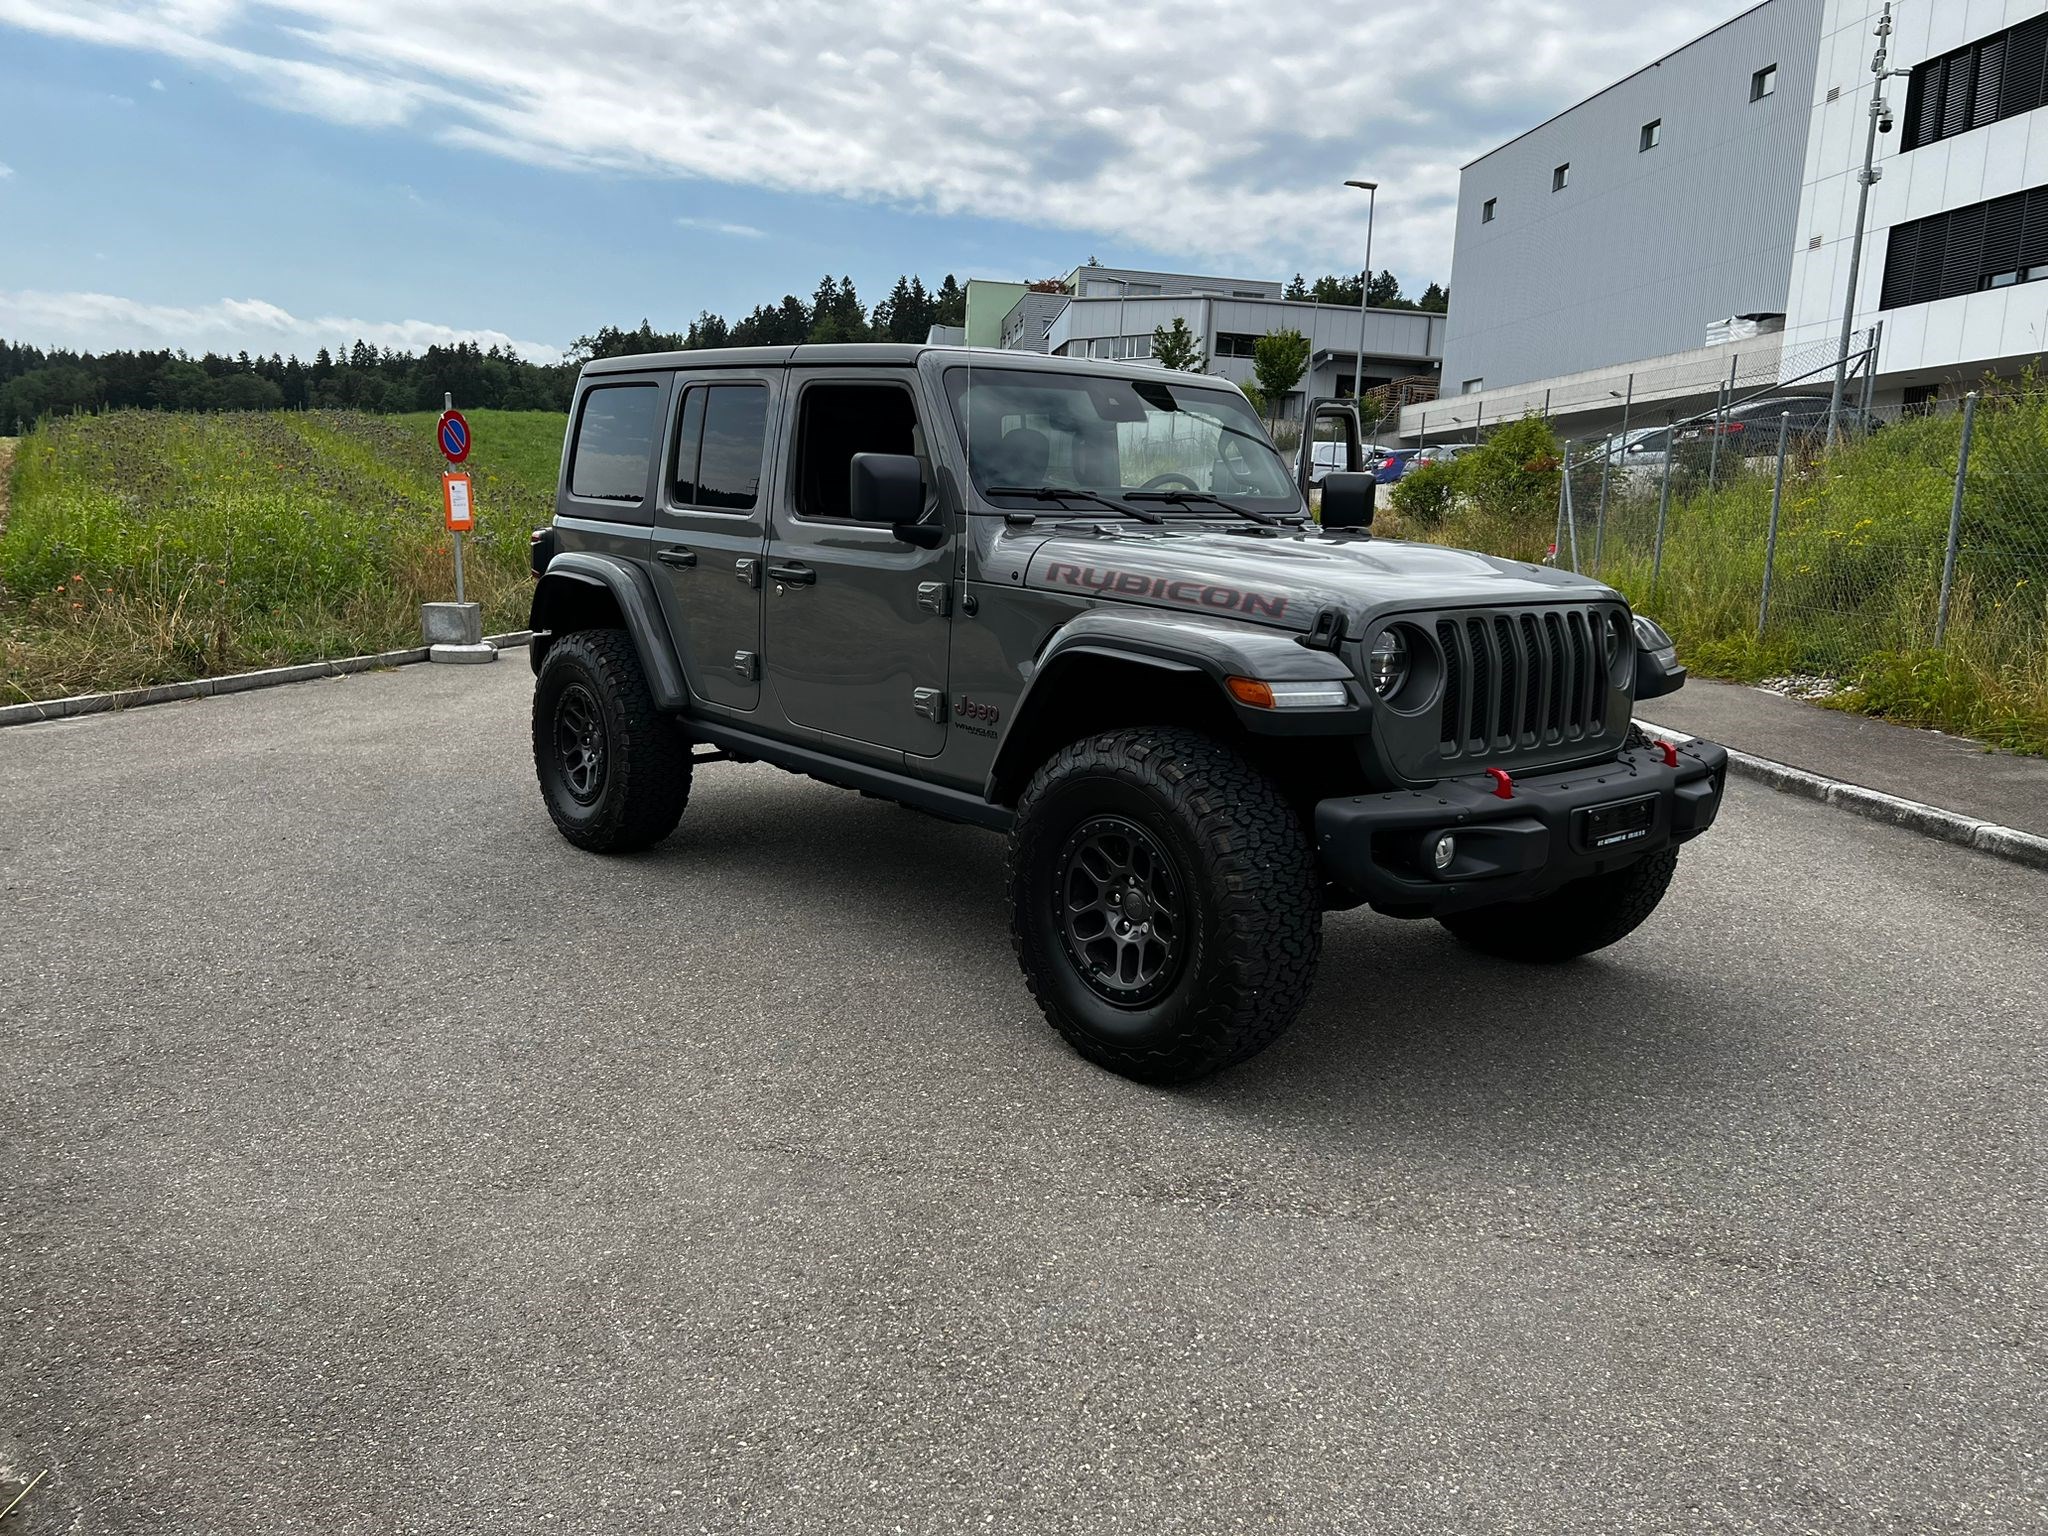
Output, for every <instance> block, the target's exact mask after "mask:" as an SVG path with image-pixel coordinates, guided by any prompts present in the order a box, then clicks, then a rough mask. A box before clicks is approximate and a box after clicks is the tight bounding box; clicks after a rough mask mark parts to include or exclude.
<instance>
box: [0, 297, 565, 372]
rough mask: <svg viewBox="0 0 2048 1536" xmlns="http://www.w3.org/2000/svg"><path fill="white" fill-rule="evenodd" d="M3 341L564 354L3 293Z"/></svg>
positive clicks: (540, 359) (386, 326) (91, 346)
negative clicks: (466, 347)
mask: <svg viewBox="0 0 2048 1536" xmlns="http://www.w3.org/2000/svg"><path fill="white" fill-rule="evenodd" d="M0 336H6V337H9V338H11V339H13V340H16V341H25V342H31V343H34V344H36V345H39V346H45V347H76V348H78V349H80V350H82V351H92V352H99V351H107V350H110V349H113V348H121V347H134V348H140V349H154V348H170V349H171V350H173V351H178V350H183V351H187V352H193V353H198V352H209V351H210V352H227V353H233V352H241V351H248V352H253V353H257V354H259V355H263V356H267V355H269V354H270V353H272V352H285V353H292V352H296V353H297V354H298V355H299V356H300V357H304V358H310V357H312V355H313V354H314V353H315V352H317V351H319V350H320V348H322V347H326V348H328V349H329V350H330V351H331V350H333V349H334V348H336V347H346V346H348V345H350V344H351V343H353V342H356V341H367V342H369V343H370V344H371V345H373V346H377V347H396V348H397V349H398V350H399V351H401V352H418V351H420V350H422V349H423V348H426V347H429V346H433V345H436V344H439V345H442V346H448V345H451V344H453V343H455V342H459V341H473V342H475V343H476V344H477V345H478V346H480V347H492V346H497V347H511V348H513V349H514V350H516V351H517V352H518V353H519V355H520V356H521V357H523V358H525V359H526V360H527V361H529V362H535V363H552V362H559V361H560V360H561V356H562V350H561V348H559V347H555V346H550V345H548V344H547V343H546V342H539V341H519V340H516V339H514V338H513V337H510V336H507V335H506V334H505V333H504V332H503V331H491V330H478V329H466V328H464V327H462V326H454V325H441V324H438V323H436V322H434V321H430V320H362V319H351V318H347V317H343V316H338V315H321V316H318V317H315V318H312V319H302V318H301V317H300V316H298V315H294V314H293V313H291V312H290V311H289V310H286V309H282V308H280V307H278V306H277V305H275V304H272V303H270V302H269V301H268V300H266V299H220V300H218V301H216V302H214V303H212V304H196V305H175V304H145V303H142V302H141V301H139V300H136V299H128V298H122V297H120V296H118V295H115V294H111V293H57V292H51V291H48V290H39V289H33V288H25V289H16V290H13V291H9V290H7V289H0Z"/></svg>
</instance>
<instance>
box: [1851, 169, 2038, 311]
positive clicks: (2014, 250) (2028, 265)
mask: <svg viewBox="0 0 2048 1536" xmlns="http://www.w3.org/2000/svg"><path fill="white" fill-rule="evenodd" d="M2043 279H2048V186H2040V187H2035V188H2033V189H2032V190H2030V191H2026V192H2015V193H2013V194H2012V195H2011V196H2010V197H1999V198H1993V199H1992V200H1991V201H1989V202H1984V203H1976V204H1973V205H1972V206H1970V207H1968V208H1951V209H1950V210H1949V211H1948V212H1946V213H1937V214H1933V215H1931V216H1929V217H1927V218H1924V219H1914V220H1913V221H1912V222H1910V223H1906V224H1894V225H1893V226H1892V231H1891V241H1890V244H1889V246H1888V247H1887V249H1886V251H1885V262H1884V291H1883V297H1882V299H1881V300H1880V303H1881V304H1882V306H1883V307H1884V308H1885V309H1904V308H1905V307H1907V306H1908V305H1912V304H1927V303H1931V302H1933V301H1934V300H1936V299H1953V298H1958V297H1960V296H1961V295H1963V294H1966V293H1977V292H1980V291H1982V290H1984V289H1987V288H2009V287H2012V286H2014V285H2015V284H2018V283H2032V282H2039V281H2041V280H2043Z"/></svg>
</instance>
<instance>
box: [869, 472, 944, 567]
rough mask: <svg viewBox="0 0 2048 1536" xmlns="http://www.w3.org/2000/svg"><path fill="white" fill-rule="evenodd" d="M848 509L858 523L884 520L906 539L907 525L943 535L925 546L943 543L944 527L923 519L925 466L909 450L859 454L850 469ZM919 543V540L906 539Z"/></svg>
mask: <svg viewBox="0 0 2048 1536" xmlns="http://www.w3.org/2000/svg"><path fill="white" fill-rule="evenodd" d="M846 473H847V495H846V501H847V512H848V515H849V516H850V517H852V519H853V520H854V521H855V522H857V523H885V524H887V525H888V526H889V528H890V531H891V532H894V533H896V536H897V537H898V538H903V534H902V533H901V532H900V530H901V529H903V528H906V527H914V528H930V529H931V530H932V531H933V532H934V533H937V534H939V535H940V537H939V538H937V539H934V540H933V541H932V543H930V544H925V545H922V547H923V548H926V549H932V548H936V547H937V545H938V544H940V543H942V542H944V530H942V529H941V528H939V526H938V525H937V524H936V523H926V522H925V521H924V466H923V465H921V464H919V463H918V462H917V460H916V459H915V458H914V457H912V456H911V455H910V454H907V453H856V454H855V455H854V456H853V462H852V464H851V465H850V466H849V467H848V469H847V472H846ZM903 541H904V542H905V543H906V544H918V543H920V540H918V539H903Z"/></svg>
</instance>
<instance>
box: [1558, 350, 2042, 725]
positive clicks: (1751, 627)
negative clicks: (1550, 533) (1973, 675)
mask: <svg viewBox="0 0 2048 1536" xmlns="http://www.w3.org/2000/svg"><path fill="white" fill-rule="evenodd" d="M1825 382H1826V383H1828V384H1831V383H1832V379H1831V378H1830V379H1828V380H1827V381H1825ZM1827 405H1828V401H1827V394H1826V392H1825V391H1824V390H1814V391H1813V392H1812V393H1811V394H1793V395H1789V396H1774V397H1771V398H1768V399H1765V400H1763V401H1761V402H1760V403H1759V402H1750V403H1747V404H1745V405H1742V406H1738V407H1737V408H1736V409H1734V410H1732V411H1731V410H1729V409H1727V408H1726V407H1725V406H1723V407H1720V408H1717V409H1716V410H1715V411H1714V412H1712V413H1710V414H1708V415H1705V416H1696V417H1693V418H1690V419H1688V420H1682V421H1679V422H1676V423H1671V424H1669V426H1668V429H1666V430H1664V431H1663V434H1662V435H1661V436H1660V437H1658V438H1656V439H1654V441H1653V442H1652V444H1651V447H1650V449H1649V450H1648V451H1643V450H1642V449H1641V447H1640V446H1638V448H1637V449H1636V450H1635V451H1626V450H1624V451H1617V449H1616V447H1615V444H1614V441H1613V440H1612V439H1608V440H1605V441H1603V442H1602V443H1601V444H1598V445H1592V446H1588V445H1583V444H1580V445H1572V446H1571V447H1570V448H1569V449H1568V451H1567V454H1566V458H1565V473H1564V474H1563V475H1562V476H1561V477H1560V480H1561V484H1560V488H1559V495H1558V508H1557V523H1556V547H1555V553H1554V555H1553V556H1552V558H1554V559H1555V560H1556V561H1557V563H1559V564H1561V565H1568V566H1571V567H1573V568H1575V569H1579V570H1583V571H1586V572H1589V573H1591V574H1593V575H1597V576H1599V577H1601V578H1602V579H1603V580H1606V581H1609V582H1611V583H1613V584H1615V585H1616V586H1619V587H1620V588H1622V590H1623V591H1625V592H1626V593H1627V594H1628V596H1629V597H1630V598H1631V600H1632V601H1633V602H1634V603H1635V604H1636V606H1637V607H1638V608H1639V609H1640V610H1641V611H1644V612H1647V613H1650V614H1652V615H1654V616H1659V617H1663V616H1666V615H1669V616H1670V618H1671V619H1672V620H1673V621H1674V622H1673V623H1672V624H1671V626H1670V627H1672V628H1674V630H1678V631H1681V632H1682V633H1684V634H1686V635H1688V636H1691V637H1705V638H1709V639H1717V640H1726V639H1730V638H1733V637H1737V636H1742V637H1745V638H1747V637H1749V636H1752V635H1753V636H1754V638H1755V641H1756V643H1757V644H1758V646H1759V647H1760V648H1761V650H1762V651H1763V652H1764V653H1765V654H1766V655H1767V656H1768V657H1769V658H1771V659H1772V661H1773V664H1775V665H1778V666H1780V667H1782V669H1783V672H1784V674H1785V676H1784V684H1785V686H1787V687H1788V688H1790V689H1792V690H1795V691H1803V692H1809V693H1813V694H1825V693H1828V692H1832V691H1835V690H1836V689H1838V688H1840V687H1842V686H1844V685H1845V684H1846V683H1848V682H1850V681H1853V680H1855V679H1856V678H1857V676H1858V674H1859V673H1860V672H1862V671H1864V670H1865V669H1867V668H1868V667H1869V666H1870V665H1871V664H1872V658H1874V657H1886V658H1893V659H1896V658H1911V657H1912V656H1914V655H1916V654H1927V653H1939V652H1955V651H1958V650H1963V651H1967V652H1969V653H1970V654H1971V658H1972V661H1973V664H1975V665H1977V666H1979V667H1980V668H1982V669H1985V670H1988V671H1990V672H1992V673H1997V672H1999V671H2001V670H2004V671H2006V672H2008V673H2009V672H2011V671H2012V670H2013V669H2015V668H2017V669H2027V668H2032V669H2036V670H2038V669H2040V668H2042V667H2043V666H2044V662H2043V657H2044V655H2048V394H2042V393H2035V392H2029V391H2027V390H2024V389H2000V390H1996V391H1991V392H1987V393H1985V394H1983V395H1981V396H1980V395H1977V394H1972V395H1969V396H1967V397H1966V398H1964V399H1962V400H1954V399H1950V400H1944V401H1939V402H1934V403H1930V404H1928V405H1925V406H1919V407H1911V408H1905V407H1890V408H1885V409H1873V408H1871V407H1870V406H1869V405H1868V403H1867V396H1859V394H1858V392H1857V391H1856V389H1855V388H1853V387H1852V388H1851V390H1850V391H1849V392H1848V404H1847V407H1846V408H1845V410H1844V411H1843V413H1842V414H1841V416H1840V418H1839V419H1838V420H1836V421H1835V422H1834V423H1833V430H1832V431H1831V430H1830V416H1829V412H1828V409H1827ZM1909 664H1910V663H1909Z"/></svg>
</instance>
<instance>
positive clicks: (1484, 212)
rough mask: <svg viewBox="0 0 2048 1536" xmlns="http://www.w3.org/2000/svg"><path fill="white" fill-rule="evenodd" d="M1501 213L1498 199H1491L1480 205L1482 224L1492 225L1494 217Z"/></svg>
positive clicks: (1480, 220)
mask: <svg viewBox="0 0 2048 1536" xmlns="http://www.w3.org/2000/svg"><path fill="white" fill-rule="evenodd" d="M1499 212H1500V199H1499V198H1497V197H1489V198H1488V199H1487V200H1486V201H1485V202H1483V203H1481V204H1480V205H1479V222H1480V223H1482V224H1491V223H1492V222H1493V216H1494V215H1495V214H1497V213H1499Z"/></svg>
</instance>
